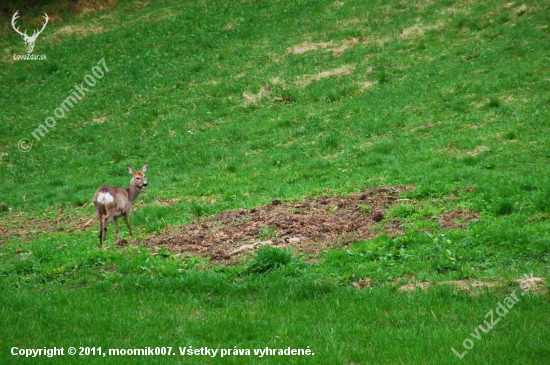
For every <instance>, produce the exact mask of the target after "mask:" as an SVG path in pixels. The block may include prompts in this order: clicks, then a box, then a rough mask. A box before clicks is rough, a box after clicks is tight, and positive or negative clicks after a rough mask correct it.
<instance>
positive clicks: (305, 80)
mask: <svg viewBox="0 0 550 365" xmlns="http://www.w3.org/2000/svg"><path fill="white" fill-rule="evenodd" d="M354 68H355V66H353V65H350V66H342V67H338V68H335V69H332V70H327V71H322V72H319V73H318V74H316V75H304V76H302V77H299V78H298V79H297V80H296V82H295V83H296V86H298V87H305V86H307V85H309V84H311V83H312V82H313V81H319V80H321V79H325V78H327V77H332V76H344V75H349V74H351V73H352V72H353V70H354Z"/></svg>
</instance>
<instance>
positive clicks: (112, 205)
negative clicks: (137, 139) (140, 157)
mask: <svg viewBox="0 0 550 365" xmlns="http://www.w3.org/2000/svg"><path fill="white" fill-rule="evenodd" d="M126 168H127V169H128V172H129V173H130V174H132V176H133V177H132V180H131V181H130V187H129V188H127V189H125V188H121V187H113V186H110V185H102V186H100V187H99V189H97V191H96V192H95V195H94V205H95V210H96V217H97V220H98V221H99V245H100V246H103V242H105V240H106V239H107V225H108V224H109V222H110V221H111V219H113V220H114V221H115V231H116V241H118V218H119V217H122V216H124V218H125V219H126V225H127V226H128V231H129V232H130V237H132V229H131V228H130V217H129V215H130V208H131V207H132V202H133V201H134V200H135V199H136V198H137V196H138V195H139V193H141V189H142V188H144V187H147V178H146V177H145V172H146V171H147V163H145V165H143V167H142V168H141V170H139V171H136V170H134V169H133V168H131V167H130V166H128V165H126Z"/></svg>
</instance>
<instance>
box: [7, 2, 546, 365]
mask: <svg viewBox="0 0 550 365" xmlns="http://www.w3.org/2000/svg"><path fill="white" fill-rule="evenodd" d="M50 9H54V8H48V9H47V10H48V11H50ZM35 10H36V9H35ZM33 11H34V10H33ZM38 14H40V12H38ZM49 14H50V13H49ZM548 14H550V7H549V5H548V4H546V3H545V2H543V1H532V2H529V3H528V4H525V7H524V6H522V5H521V4H520V3H515V4H512V5H506V4H505V3H503V2H497V1H494V0H490V1H486V2H482V3H475V2H473V3H472V2H467V1H463V0H460V1H456V2H450V1H441V2H429V1H428V2H426V1H424V2H417V1H413V2H399V1H392V2H383V1H370V2H356V1H346V2H344V4H343V5H341V6H338V4H337V3H334V2H333V1H320V0H319V1H317V0H308V1H306V0H304V1H293V2H268V1H259V2H245V1H239V2H226V1H211V2H169V1H158V2H149V3H144V2H135V1H129V0H127V1H121V2H119V3H118V4H117V5H116V6H115V7H113V8H112V9H110V10H108V11H103V12H98V13H88V14H84V15H78V16H77V15H70V14H63V16H62V17H61V18H58V20H55V17H52V16H50V18H51V22H50V24H48V26H47V28H46V29H45V31H44V32H43V33H42V34H41V35H40V37H39V38H38V40H37V43H36V47H35V51H34V53H35V54H46V55H47V61H32V62H31V61H14V60H13V54H23V53H24V47H23V42H22V40H21V38H20V37H19V36H17V35H16V34H15V32H13V31H11V30H10V29H9V28H8V29H7V30H6V29H4V30H3V31H2V34H3V35H6V36H5V37H4V36H3V37H2V38H0V48H1V49H2V50H3V51H4V52H3V53H2V56H0V57H1V58H2V61H3V67H2V68H1V69H0V98H1V100H2V102H3V104H2V105H3V107H2V108H0V227H1V230H2V231H7V230H8V229H9V230H10V231H13V232H19V233H20V234H19V235H12V236H10V237H6V235H5V234H4V232H0V277H1V280H0V291H1V295H0V301H1V303H2V305H1V306H0V311H1V312H2V313H1V316H0V326H1V328H2V329H1V330H0V334H1V336H0V362H2V363H4V362H7V363H11V362H13V361H15V360H14V358H13V357H11V355H10V354H9V349H10V348H11V347H12V346H18V347H22V348H23V347H25V348H31V347H44V346H58V347H59V346H65V347H68V346H103V347H105V348H107V347H113V348H115V347H118V348H123V347H126V348H130V347H145V346H173V347H177V346H182V347H183V346H194V347H200V346H208V347H211V348H214V347H227V348H233V347H234V346H237V347H239V348H265V347H266V346H269V347H285V348H286V347H288V346H290V347H293V348H305V347H307V346H310V348H311V349H313V351H314V353H315V356H314V357H312V358H306V357H293V358H270V359H269V362H274V363H279V362H280V363H282V362H285V363H287V362H291V363H292V362H295V363H312V362H313V363H327V364H328V363H331V364H332V363H346V364H352V363H355V364H358V363H381V364H383V363H387V364H394V363H411V364H424V363H426V364H427V363H449V362H458V361H459V360H458V358H457V357H456V356H455V355H454V354H453V353H452V352H451V350H450V348H451V347H454V348H456V349H459V347H460V348H462V347H461V346H462V341H464V339H466V338H468V335H469V333H470V332H471V331H472V329H473V328H475V327H476V326H478V325H479V324H481V323H482V321H483V316H484V315H485V314H486V313H487V311H489V310H490V309H494V308H496V305H497V303H498V302H499V301H502V300H503V298H504V297H505V295H507V294H508V293H510V292H511V291H513V290H518V284H517V282H516V279H518V278H520V277H523V276H524V275H532V276H535V277H543V278H548V277H549V276H548V273H549V266H548V260H549V253H550V244H549V242H550V233H549V232H550V221H549V219H548V218H549V217H550V188H549V186H550V185H549V182H550V181H549V179H548V176H549V175H550V167H549V158H550V154H549V153H548V148H547V147H548V143H549V137H548V133H547V130H548V126H549V122H548V121H550V112H549V106H550V97H549V94H548V80H549V79H550V71H549V69H548V67H547V65H548V60H549V58H550V56H549V51H548V47H547V46H548V41H549V38H550V30H549V28H548V21H549V20H550V16H549V15H548ZM50 15H52V14H50ZM27 20H29V19H23V20H22V21H21V22H22V24H23V23H24V22H25V21H27ZM23 28H24V26H23ZM29 29H31V28H30V27H29ZM305 43H307V44H308V45H309V46H310V48H315V47H317V49H311V50H309V51H305V52H298V51H296V50H297V48H296V47H297V46H300V45H301V46H302V48H304V47H305V45H306V44H305ZM102 58H104V59H105V63H106V65H107V67H108V68H109V70H110V71H109V72H107V73H106V74H105V76H104V77H102V78H101V79H98V80H97V83H96V85H95V86H94V87H90V88H89V89H90V90H89V92H88V93H87V94H86V95H85V96H84V97H83V98H82V100H80V101H78V103H76V104H75V105H74V107H73V108H71V109H70V110H69V111H68V112H66V113H65V117H63V118H56V124H55V126H54V127H52V128H50V131H49V132H48V133H47V134H46V135H45V136H44V137H42V138H41V140H40V141H36V140H34V137H33V136H32V132H33V131H34V130H35V129H36V128H37V127H38V126H39V124H42V123H44V121H45V119H46V118H48V117H51V116H54V115H55V114H54V112H55V109H56V108H58V107H59V106H60V105H61V104H62V103H63V101H64V100H65V99H66V98H67V97H68V96H69V95H70V92H71V90H72V89H73V88H74V85H75V84H80V83H82V82H84V77H85V75H86V74H89V73H91V72H92V67H94V66H95V65H97V63H98V61H99V60H101V59H102ZM22 138H27V139H29V140H31V141H32V142H33V145H32V149H31V150H30V151H28V152H21V151H20V150H19V149H18V141H19V140H21V139H22ZM145 162H148V163H149V171H148V176H147V177H148V182H149V187H148V188H147V191H146V193H143V194H142V195H140V196H139V197H138V199H137V201H136V204H134V206H133V208H132V215H131V221H132V228H133V232H134V235H135V236H136V238H138V239H139V238H143V237H147V236H148V235H150V234H153V233H157V232H161V231H162V230H163V229H164V228H166V227H171V226H177V225H181V224H184V223H188V222H191V221H194V220H197V219H203V218H204V217H208V216H211V215H214V214H216V213H219V212H223V211H226V210H230V209H240V208H245V207H246V208H253V207H258V206H261V205H264V204H268V203H269V202H271V201H272V200H273V199H275V198H279V199H283V200H293V199H302V198H304V197H308V196H318V195H323V194H345V193H350V192H357V191H360V190H362V189H365V188H367V187H374V186H386V185H388V186H399V185H412V186H414V187H415V189H414V190H412V191H409V192H407V193H405V194H403V195H402V196H400V198H402V199H409V200H408V201H401V202H398V203H396V204H395V205H393V206H392V207H391V208H390V209H389V210H388V211H387V212H384V214H385V217H386V218H385V219H384V220H383V221H382V222H380V223H378V224H377V225H376V226H375V229H376V230H378V231H380V233H381V235H379V236H378V237H377V238H374V239H372V240H369V241H361V242H350V243H349V245H348V246H347V247H345V248H343V249H328V250H326V252H323V253H322V254H320V255H302V254H300V253H299V252H296V251H284V250H278V249H270V248H268V247H264V248H262V249H261V250H260V251H259V252H258V254H257V255H255V256H254V257H252V258H250V259H246V260H244V261H243V262H240V263H239V265H237V266H223V265H216V264H215V263H213V262H210V261H209V260H208V259H204V258H197V257H189V256H186V255H183V256H178V255H175V254H172V253H170V252H168V251H166V250H164V249H161V248H145V247H140V246H139V244H137V243H136V242H138V241H130V245H129V246H127V247H124V248H116V247H113V246H112V243H113V240H114V235H113V227H112V226H110V227H109V236H108V242H107V245H106V248H105V249H99V248H98V247H97V227H96V226H97V224H96V223H95V221H94V222H93V223H92V226H91V228H87V229H85V230H84V231H83V232H81V231H70V227H72V226H71V224H70V221H71V220H80V221H79V222H82V223H84V222H86V221H87V220H88V219H91V218H93V217H94V211H93V207H92V205H91V199H92V197H93V193H94V191H95V189H96V188H97V187H98V186H99V185H101V184H111V185H120V186H127V184H128V182H129V179H130V176H129V175H128V174H127V172H126V168H125V165H126V164H129V165H131V166H133V167H139V166H141V165H142V164H143V163H145ZM160 201H171V203H170V205H166V204H164V205H161V204H160V203H159V202H160ZM361 209H363V210H364V211H365V213H368V212H369V211H370V209H371V206H369V205H364V206H362V207H361ZM459 209H461V210H471V211H475V212H477V213H478V214H479V219H478V220H477V221H476V222H472V223H470V224H469V225H468V227H467V228H457V229H444V228H442V226H441V225H440V223H439V222H438V220H437V219H436V217H438V216H441V215H443V214H446V213H449V212H452V211H456V210H459ZM331 213H332V214H338V212H337V210H336V211H334V212H331ZM58 218H65V220H62V221H59V222H58V223H56V224H53V223H52V222H54V221H55V220H56V219H58ZM392 220H398V221H399V223H400V224H401V226H402V234H400V235H397V236H389V235H387V234H383V232H384V229H386V228H387V227H389V226H390V225H391V224H392V223H391V221H392ZM60 228H61V229H62V230H59V231H58V229H60ZM276 234H277V232H276V231H275V230H274V229H273V228H270V227H267V226H266V227H265V229H264V230H262V231H261V232H260V234H259V235H258V240H268V239H272V238H274V237H275V236H276ZM121 237H122V238H125V239H128V238H129V237H128V232H127V231H126V229H125V227H123V226H121ZM365 278H369V279H371V280H372V287H371V288H368V289H363V290H357V289H356V288H355V287H354V285H353V284H354V283H357V282H360V281H361V280H363V279H365ZM449 280H480V281H489V280H498V281H501V282H502V283H503V286H501V287H498V288H492V289H486V290H482V291H481V292H480V293H477V292H476V293H477V294H476V295H470V294H467V293H462V292H460V291H458V289H456V288H453V287H450V286H448V285H442V286H434V287H432V288H431V289H429V290H428V291H427V292H426V293H424V292H422V291H420V290H418V291H416V292H413V293H409V294H407V293H401V292H400V291H399V290H397V288H398V286H399V285H401V284H404V283H406V282H407V281H411V282H415V281H418V282H426V281H430V282H434V283H437V282H443V281H449ZM545 289H546V291H547V290H548V284H546V285H545ZM545 313H548V294H547V293H539V294H536V293H533V294H530V295H528V296H525V297H522V300H521V301H520V303H518V304H517V305H516V306H514V308H513V309H512V310H511V311H510V314H508V315H507V316H506V317H503V318H502V320H501V322H500V323H499V325H498V326H497V327H495V328H494V329H493V330H491V332H489V333H488V334H484V335H483V337H482V339H481V340H479V341H477V340H474V343H475V347H474V348H473V349H472V350H470V351H469V352H468V354H467V355H466V356H465V357H464V358H463V359H462V360H460V363H472V364H479V363H489V362H490V363H504V364H505V363H533V364H536V363H545V361H546V359H547V358H548V355H549V354H548V351H547V350H546V349H547V346H545V344H544V343H542V342H541V341H542V340H541V339H544V338H547V337H548V330H547V328H548V318H547V316H545ZM173 358H174V359H166V358H154V359H150V358H139V357H125V358H123V357H117V358H102V359H101V360H100V359H92V358H88V359H86V361H88V360H89V361H90V362H94V361H95V362H98V363H115V362H116V363H121V362H122V363H125V362H126V363H139V362H143V363H145V362H147V363H150V362H155V363H173V362H175V360H176V359H177V360H178V361H181V360H182V359H181V358H180V357H179V355H178V356H173ZM71 359H72V360H71ZM516 359H521V360H516ZM62 360H63V362H68V363H71V361H72V362H74V363H81V362H82V361H81V360H82V359H80V358H78V357H74V358H69V357H65V358H63V359H62ZM187 360H188V361H191V362H192V361H195V362H196V363H204V362H207V363H208V362H209V363H227V362H229V363H258V362H263V361H264V360H260V359H256V358H253V357H251V358H247V357H246V358H245V357H241V358H224V359H219V358H218V359H210V360H208V359H206V358H194V359H190V360H189V359H186V361H187ZM30 361H34V360H29V362H30ZM40 361H41V363H42V362H45V363H47V362H48V361H50V362H51V363H53V362H54V361H55V362H56V363H58V362H59V359H56V358H52V359H40Z"/></svg>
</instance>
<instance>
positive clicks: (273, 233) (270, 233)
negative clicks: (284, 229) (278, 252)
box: [258, 225, 277, 240]
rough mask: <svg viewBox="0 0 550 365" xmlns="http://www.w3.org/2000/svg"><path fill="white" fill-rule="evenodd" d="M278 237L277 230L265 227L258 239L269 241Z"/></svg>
mask: <svg viewBox="0 0 550 365" xmlns="http://www.w3.org/2000/svg"><path fill="white" fill-rule="evenodd" d="M275 237H277V228H271V227H269V226H267V225H266V226H264V227H263V228H262V230H261V231H260V233H258V238H260V239H264V240H268V239H270V238H275Z"/></svg>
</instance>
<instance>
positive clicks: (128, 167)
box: [126, 165, 136, 174]
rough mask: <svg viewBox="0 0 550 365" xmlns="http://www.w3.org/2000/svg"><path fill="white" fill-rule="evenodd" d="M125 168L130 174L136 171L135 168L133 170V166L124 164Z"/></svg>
mask: <svg viewBox="0 0 550 365" xmlns="http://www.w3.org/2000/svg"><path fill="white" fill-rule="evenodd" d="M126 168H127V169H128V172H129V173H130V174H135V173H136V170H134V169H133V168H131V167H130V166H128V165H126Z"/></svg>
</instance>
